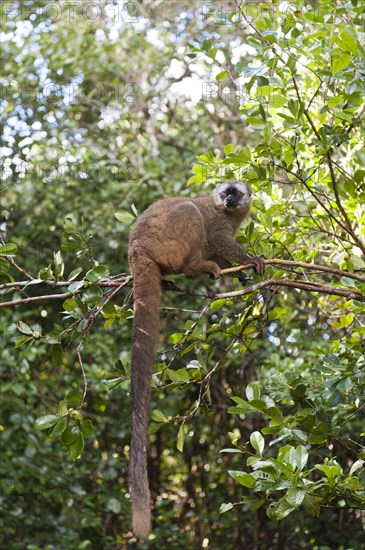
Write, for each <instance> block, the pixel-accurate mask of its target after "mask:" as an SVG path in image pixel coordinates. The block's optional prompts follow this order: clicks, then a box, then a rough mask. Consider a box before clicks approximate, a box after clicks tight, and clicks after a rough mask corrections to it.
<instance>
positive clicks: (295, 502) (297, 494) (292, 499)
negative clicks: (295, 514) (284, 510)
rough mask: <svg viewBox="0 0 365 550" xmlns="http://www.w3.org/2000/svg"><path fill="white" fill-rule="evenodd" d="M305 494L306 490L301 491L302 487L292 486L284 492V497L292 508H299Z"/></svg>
mask: <svg viewBox="0 0 365 550" xmlns="http://www.w3.org/2000/svg"><path fill="white" fill-rule="evenodd" d="M305 495H306V491H303V489H297V488H292V489H289V491H288V492H287V493H286V495H285V498H286V500H287V502H288V503H289V504H290V506H294V508H299V506H300V505H301V504H302V502H303V500H304V497H305Z"/></svg>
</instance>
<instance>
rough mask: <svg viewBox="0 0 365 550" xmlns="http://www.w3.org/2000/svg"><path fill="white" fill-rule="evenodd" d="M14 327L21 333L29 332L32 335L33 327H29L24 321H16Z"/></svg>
mask: <svg viewBox="0 0 365 550" xmlns="http://www.w3.org/2000/svg"><path fill="white" fill-rule="evenodd" d="M16 328H17V329H18V330H19V332H22V333H23V334H30V335H32V336H33V334H34V333H33V329H31V328H30V326H29V325H27V323H24V322H23V321H18V322H17V324H16Z"/></svg>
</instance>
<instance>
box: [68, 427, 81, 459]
mask: <svg viewBox="0 0 365 550" xmlns="http://www.w3.org/2000/svg"><path fill="white" fill-rule="evenodd" d="M68 450H69V453H70V457H71V459H72V460H73V461H75V460H77V459H78V458H79V456H80V455H81V453H82V451H83V450H84V436H83V435H82V433H81V432H79V433H78V434H77V437H76V439H75V441H74V442H73V443H71V445H70V447H69V449H68Z"/></svg>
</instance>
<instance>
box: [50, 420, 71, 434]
mask: <svg viewBox="0 0 365 550" xmlns="http://www.w3.org/2000/svg"><path fill="white" fill-rule="evenodd" d="M66 428H67V418H61V419H60V420H59V421H58V422H57V424H56V425H55V427H54V428H53V430H52V432H51V435H50V437H51V439H56V438H57V437H59V436H60V435H62V434H63V432H64V431H65V429H66Z"/></svg>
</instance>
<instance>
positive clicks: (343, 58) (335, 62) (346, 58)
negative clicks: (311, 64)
mask: <svg viewBox="0 0 365 550" xmlns="http://www.w3.org/2000/svg"><path fill="white" fill-rule="evenodd" d="M351 60H352V56H351V55H350V54H349V53H344V52H342V51H341V52H339V53H336V54H335V55H334V56H333V57H332V74H336V73H338V72H339V71H342V69H345V68H346V67H347V66H348V65H349V64H350V63H351Z"/></svg>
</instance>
